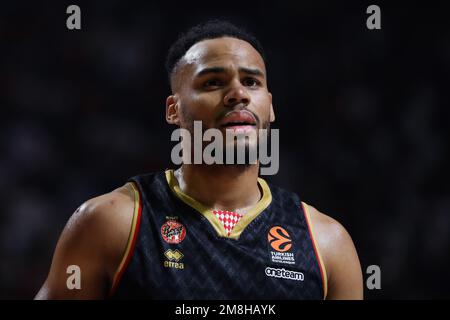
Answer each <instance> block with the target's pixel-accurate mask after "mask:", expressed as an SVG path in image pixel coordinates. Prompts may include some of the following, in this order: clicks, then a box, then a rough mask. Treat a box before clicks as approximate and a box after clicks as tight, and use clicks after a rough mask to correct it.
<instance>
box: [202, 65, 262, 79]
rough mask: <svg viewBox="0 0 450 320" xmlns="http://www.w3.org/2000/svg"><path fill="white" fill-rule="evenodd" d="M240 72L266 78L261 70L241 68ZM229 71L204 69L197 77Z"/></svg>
mask: <svg viewBox="0 0 450 320" xmlns="http://www.w3.org/2000/svg"><path fill="white" fill-rule="evenodd" d="M238 70H239V72H244V73H248V74H251V75H254V76H260V77H264V72H262V71H261V70H259V69H253V68H245V67H240V68H239V69H238ZM226 72H227V70H226V69H225V68H223V67H211V68H204V69H202V70H200V71H199V72H198V73H197V75H196V76H197V77H201V76H204V75H206V74H210V73H226Z"/></svg>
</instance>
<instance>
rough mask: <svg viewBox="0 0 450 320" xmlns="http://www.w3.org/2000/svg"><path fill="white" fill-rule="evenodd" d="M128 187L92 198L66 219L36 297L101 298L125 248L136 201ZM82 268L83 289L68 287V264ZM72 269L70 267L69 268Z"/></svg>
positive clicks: (105, 293)
mask: <svg viewBox="0 0 450 320" xmlns="http://www.w3.org/2000/svg"><path fill="white" fill-rule="evenodd" d="M127 189H128V187H124V188H122V189H121V190H119V189H117V190H119V191H118V192H117V191H113V192H111V193H109V194H106V195H103V196H100V197H97V198H94V199H91V200H89V201H87V202H85V203H84V204H83V205H81V206H80V207H79V208H78V209H77V210H76V211H75V213H74V214H73V215H72V216H71V218H70V219H69V221H68V222H67V224H66V226H65V228H64V230H63V232H62V234H61V236H60V238H59V241H58V243H57V245H56V249H55V252H54V255H53V260H52V264H51V267H50V272H49V274H48V277H47V279H46V281H45V283H44V285H43V286H42V288H41V290H40V291H39V292H38V294H37V295H36V299H99V298H104V297H106V295H107V294H108V291H109V289H110V286H111V280H112V277H113V275H114V271H115V269H116V267H117V266H118V265H119V263H120V260H121V255H122V253H123V252H124V251H125V247H126V244H127V239H128V234H129V230H130V227H131V218H132V212H133V210H134V205H133V202H132V201H130V200H131V199H130V193H129V191H127ZM73 265H75V266H77V267H79V270H80V274H79V275H80V280H81V281H80V284H81V288H80V289H72V290H71V289H69V288H68V286H67V281H68V278H69V277H70V276H71V275H72V274H73V271H71V272H70V273H68V268H69V266H73ZM69 271H70V269H69Z"/></svg>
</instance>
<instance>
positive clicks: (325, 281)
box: [302, 201, 328, 299]
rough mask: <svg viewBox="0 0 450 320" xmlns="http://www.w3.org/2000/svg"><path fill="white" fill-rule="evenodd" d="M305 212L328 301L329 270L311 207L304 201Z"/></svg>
mask: <svg viewBox="0 0 450 320" xmlns="http://www.w3.org/2000/svg"><path fill="white" fill-rule="evenodd" d="M302 206H303V211H305V217H306V222H307V223H308V226H309V228H310V234H311V240H312V242H313V246H314V248H315V251H316V253H317V258H318V259H319V268H320V269H321V270H322V272H321V273H322V282H323V299H326V297H327V294H328V276H327V269H326V268H325V263H324V262H323V258H322V255H321V254H320V248H319V245H318V242H317V240H316V236H315V234H316V233H315V231H314V224H313V223H312V219H311V213H310V212H309V205H308V204H307V203H305V202H303V201H302Z"/></svg>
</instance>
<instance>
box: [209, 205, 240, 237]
mask: <svg viewBox="0 0 450 320" xmlns="http://www.w3.org/2000/svg"><path fill="white" fill-rule="evenodd" d="M213 213H214V214H215V215H216V217H217V218H219V220H220V222H222V224H223V226H224V227H225V230H226V231H227V234H228V236H230V234H231V231H232V230H233V228H234V226H235V225H236V223H238V222H239V220H241V218H242V214H240V213H237V212H233V211H222V210H214V211H213Z"/></svg>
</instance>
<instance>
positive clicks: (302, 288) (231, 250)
mask: <svg viewBox="0 0 450 320" xmlns="http://www.w3.org/2000/svg"><path fill="white" fill-rule="evenodd" d="M130 182H132V185H133V188H134V190H135V212H134V216H133V223H132V228H131V232H130V237H129V240H128V245H127V249H126V252H125V254H124V257H123V259H122V262H121V264H120V266H119V269H118V271H117V273H116V275H115V277H114V282H113V286H112V289H111V292H110V298H112V299H158V300H163V299H171V300H178V299H233V300H240V299H323V298H324V297H325V296H326V290H327V288H326V287H327V283H326V271H325V268H324V266H323V262H322V259H321V257H320V253H319V252H318V250H317V246H316V243H315V240H314V236H313V234H314V232H313V230H312V229H311V228H312V227H313V226H312V225H311V221H310V217H309V212H308V209H307V208H308V206H307V205H306V204H305V203H303V202H301V201H300V199H299V197H298V196H297V195H296V194H294V193H291V192H289V191H286V190H283V189H281V188H279V187H276V186H274V185H271V184H270V185H269V184H267V183H266V182H265V181H264V180H263V179H261V178H258V184H259V187H260V190H261V191H262V194H263V196H262V198H261V199H260V201H259V202H258V203H257V204H256V205H255V206H254V208H252V209H251V210H249V212H247V213H246V214H245V215H243V216H242V218H241V219H240V220H239V221H238V222H237V223H236V225H235V226H234V228H233V229H232V231H231V232H229V231H227V230H226V229H225V227H224V224H223V223H222V222H221V221H219V218H218V217H217V216H216V215H215V214H213V213H212V209H210V208H207V207H205V206H203V205H202V204H201V203H199V202H197V201H196V200H195V199H193V198H191V197H189V196H188V195H187V194H185V193H183V192H182V191H181V189H180V188H179V186H178V182H177V181H176V178H175V177H174V174H173V171H172V170H167V171H166V172H158V173H151V174H145V175H140V176H136V177H133V178H131V179H130Z"/></svg>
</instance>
